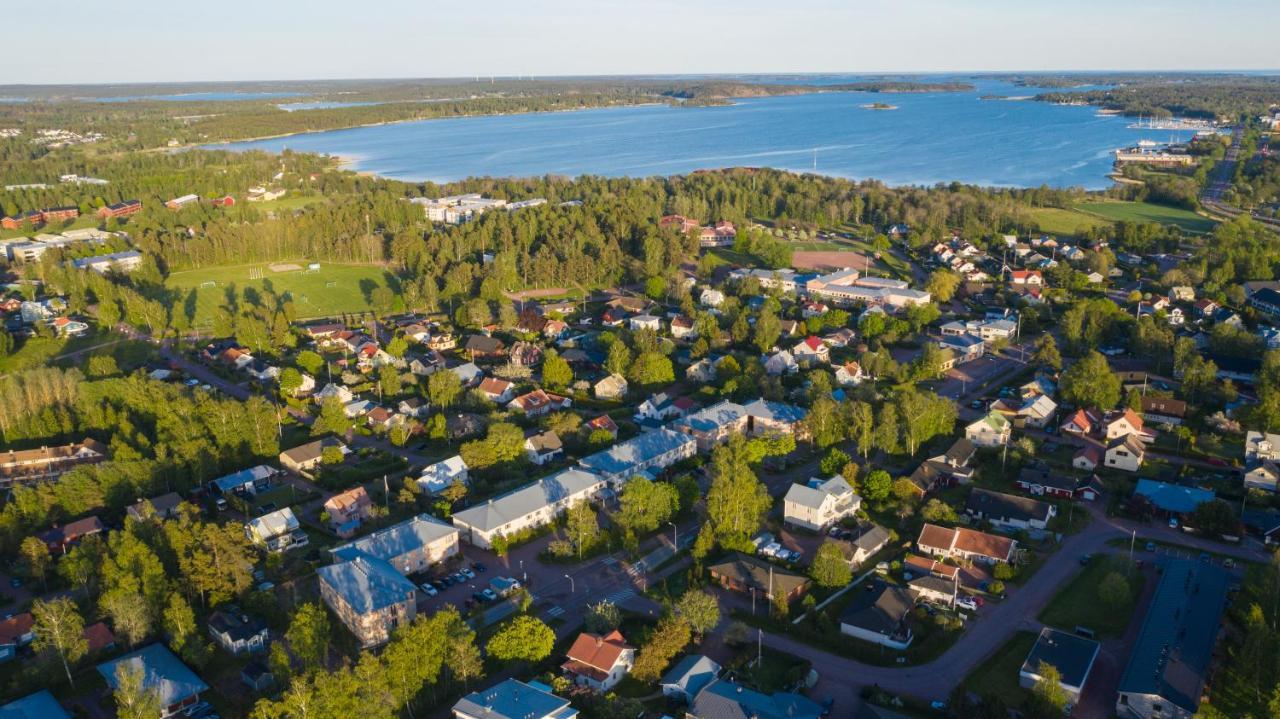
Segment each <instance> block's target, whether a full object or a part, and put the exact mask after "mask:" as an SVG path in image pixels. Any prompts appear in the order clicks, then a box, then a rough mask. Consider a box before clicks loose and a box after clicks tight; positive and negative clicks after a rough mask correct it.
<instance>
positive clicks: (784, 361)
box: [764, 350, 800, 377]
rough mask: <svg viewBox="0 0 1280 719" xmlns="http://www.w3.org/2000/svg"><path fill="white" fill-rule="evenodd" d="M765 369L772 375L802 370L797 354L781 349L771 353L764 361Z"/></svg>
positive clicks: (766, 372) (776, 375)
mask: <svg viewBox="0 0 1280 719" xmlns="http://www.w3.org/2000/svg"><path fill="white" fill-rule="evenodd" d="M764 371H765V374H768V375H770V376H772V377H778V376H781V375H789V374H795V373H796V372H799V371H800V363H799V362H796V358H795V355H793V354H791V352H789V351H787V350H779V351H777V352H774V353H773V354H771V355H769V357H768V358H766V359H765V361H764Z"/></svg>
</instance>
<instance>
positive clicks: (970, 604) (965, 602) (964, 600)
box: [956, 597, 978, 612]
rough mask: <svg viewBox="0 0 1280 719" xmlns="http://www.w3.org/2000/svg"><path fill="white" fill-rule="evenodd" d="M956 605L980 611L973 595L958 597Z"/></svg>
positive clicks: (972, 610)
mask: <svg viewBox="0 0 1280 719" xmlns="http://www.w3.org/2000/svg"><path fill="white" fill-rule="evenodd" d="M956 606H957V607H960V608H961V609H968V610H969V611H971V612H976V611H978V603H977V602H975V601H973V597H956Z"/></svg>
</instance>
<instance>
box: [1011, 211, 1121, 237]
mask: <svg viewBox="0 0 1280 719" xmlns="http://www.w3.org/2000/svg"><path fill="white" fill-rule="evenodd" d="M1028 214H1030V215H1031V219H1033V220H1034V221H1035V222H1036V224H1038V225H1040V231H1041V232H1047V233H1049V234H1051V235H1075V234H1077V233H1080V232H1083V231H1085V230H1087V229H1089V228H1090V227H1094V226H1096V225H1103V226H1105V225H1106V224H1108V222H1109V221H1108V220H1104V219H1102V218H1100V217H1095V216H1093V215H1087V214H1085V213H1083V212H1079V211H1077V210H1064V209H1062V208H1060V207H1036V208H1032V209H1030V210H1028Z"/></svg>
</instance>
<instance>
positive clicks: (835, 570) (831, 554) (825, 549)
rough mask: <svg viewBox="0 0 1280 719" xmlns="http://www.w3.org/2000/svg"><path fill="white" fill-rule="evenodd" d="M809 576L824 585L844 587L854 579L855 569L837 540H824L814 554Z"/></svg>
mask: <svg viewBox="0 0 1280 719" xmlns="http://www.w3.org/2000/svg"><path fill="white" fill-rule="evenodd" d="M809 576H811V577H813V581H815V582H817V583H818V584H819V586H823V587H843V586H844V585H846V584H848V583H849V582H850V581H852V580H853V570H852V568H850V567H849V562H848V561H847V560H846V559H845V558H844V552H843V551H841V550H840V545H838V544H836V543H835V542H831V541H827V542H823V543H822V546H820V547H818V551H817V553H816V554H814V555H813V563H812V564H811V565H810V567H809Z"/></svg>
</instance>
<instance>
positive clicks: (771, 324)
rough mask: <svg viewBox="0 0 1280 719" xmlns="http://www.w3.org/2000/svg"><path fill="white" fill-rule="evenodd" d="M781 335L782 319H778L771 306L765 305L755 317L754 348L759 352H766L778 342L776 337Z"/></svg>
mask: <svg viewBox="0 0 1280 719" xmlns="http://www.w3.org/2000/svg"><path fill="white" fill-rule="evenodd" d="M781 336H782V321H781V320H779V319H778V315H777V313H775V312H774V311H773V309H772V308H770V307H765V308H764V309H763V310H761V311H760V316H759V317H757V318H756V327H755V342H756V348H757V349H759V350H760V351H761V352H768V351H769V350H771V349H773V346H774V345H776V344H777V343H778V338H779V337H781Z"/></svg>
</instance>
